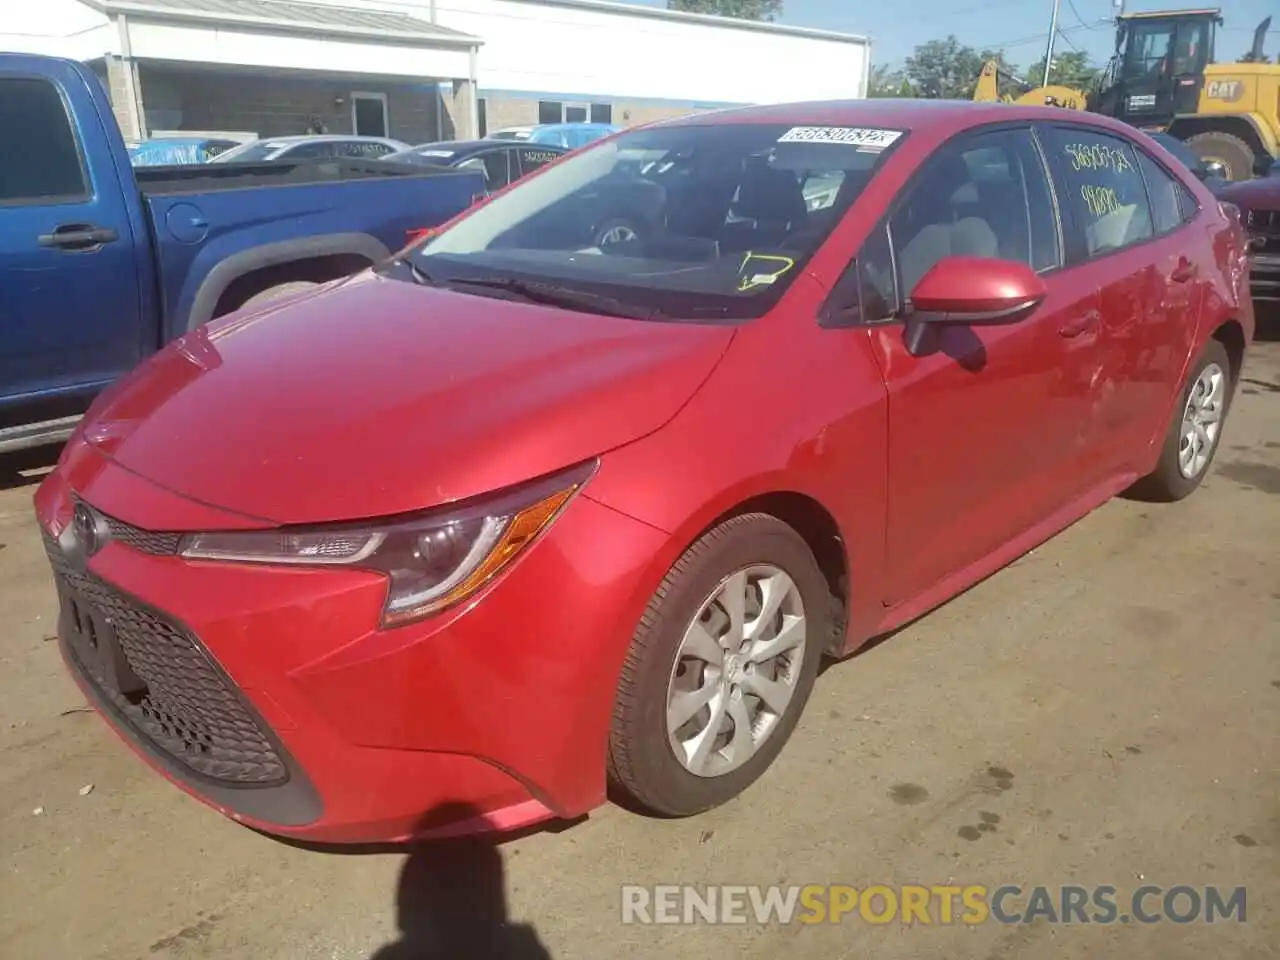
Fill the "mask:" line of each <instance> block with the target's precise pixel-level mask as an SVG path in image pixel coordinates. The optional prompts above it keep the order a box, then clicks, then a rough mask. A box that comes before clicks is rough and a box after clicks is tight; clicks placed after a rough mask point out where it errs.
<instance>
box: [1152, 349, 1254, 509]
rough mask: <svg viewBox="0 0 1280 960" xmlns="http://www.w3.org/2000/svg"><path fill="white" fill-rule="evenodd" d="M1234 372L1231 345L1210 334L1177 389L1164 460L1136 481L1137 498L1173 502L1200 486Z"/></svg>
mask: <svg viewBox="0 0 1280 960" xmlns="http://www.w3.org/2000/svg"><path fill="white" fill-rule="evenodd" d="M1234 378H1235V373H1234V371H1232V369H1231V359H1230V358H1229V357H1228V356H1227V350H1226V348H1225V347H1224V346H1223V345H1222V344H1221V343H1219V342H1218V341H1217V340H1210V341H1209V343H1208V346H1206V347H1205V349H1204V353H1202V354H1201V355H1200V359H1199V360H1197V361H1196V363H1195V364H1193V365H1192V367H1191V372H1190V374H1189V375H1188V376H1187V382H1186V383H1185V384H1183V387H1182V392H1181V393H1180V394H1179V395H1178V406H1177V408H1176V410H1175V411H1174V416H1173V422H1172V423H1171V424H1170V425H1169V432H1168V433H1167V434H1166V435H1165V438H1164V445H1163V446H1162V447H1161V449H1160V461H1159V463H1158V464H1157V465H1156V468H1155V470H1154V471H1152V472H1151V473H1149V474H1148V475H1147V476H1145V477H1143V478H1142V479H1141V480H1139V481H1138V482H1137V483H1136V484H1135V485H1134V487H1133V496H1134V498H1135V499H1139V500H1152V501H1156V502H1164V503H1171V502H1173V501H1175V500H1181V499H1182V498H1183V497H1186V496H1189V495H1190V494H1191V493H1192V492H1193V491H1194V490H1195V489H1196V488H1197V487H1198V486H1200V484H1201V482H1202V481H1203V480H1204V478H1205V475H1206V474H1207V473H1208V472H1209V466H1210V465H1211V464H1212V463H1213V455H1214V454H1215V453H1217V452H1218V446H1219V444H1220V443H1221V441H1222V428H1223V426H1224V425H1225V424H1226V419H1227V408H1228V407H1229V406H1230V405H1231V394H1232V392H1233V385H1234Z"/></svg>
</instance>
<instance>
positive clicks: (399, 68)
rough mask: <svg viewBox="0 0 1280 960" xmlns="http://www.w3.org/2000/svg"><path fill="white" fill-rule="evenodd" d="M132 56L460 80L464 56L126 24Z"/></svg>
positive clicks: (378, 45)
mask: <svg viewBox="0 0 1280 960" xmlns="http://www.w3.org/2000/svg"><path fill="white" fill-rule="evenodd" d="M129 38H130V42H131V43H132V45H133V56H134V57H135V58H137V59H139V60H174V61H179V62H196V63H218V64H224V65H227V66H245V67H283V68H292V69H298V70H324V71H328V72H332V73H362V74H380V75H386V76H396V77H423V78H429V77H466V76H467V71H468V65H467V51H466V49H465V48H463V49H461V50H452V49H450V50H423V49H421V48H420V47H411V46H399V45H396V44H391V43H366V42H362V41H360V40H357V39H350V40H336V39H335V40H326V39H323V38H321V37H313V36H301V35H292V36H290V35H281V34H277V35H274V36H273V35H271V34H267V33H255V32H251V31H248V30H242V29H215V28H213V27H205V26H194V25H192V26H175V25H170V24H159V23H144V22H141V21H139V20H138V19H137V18H136V17H134V18H130V20H129Z"/></svg>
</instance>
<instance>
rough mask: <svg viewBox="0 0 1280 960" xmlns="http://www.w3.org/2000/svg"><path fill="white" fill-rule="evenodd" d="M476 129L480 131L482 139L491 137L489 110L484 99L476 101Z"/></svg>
mask: <svg viewBox="0 0 1280 960" xmlns="http://www.w3.org/2000/svg"><path fill="white" fill-rule="evenodd" d="M476 111H477V114H478V115H477V116H476V129H477V130H479V131H480V139H482V140H483V139H484V138H485V137H486V136H488V135H489V108H488V104H487V103H486V102H485V99H484V97H481V98H480V99H479V100H477V101H476Z"/></svg>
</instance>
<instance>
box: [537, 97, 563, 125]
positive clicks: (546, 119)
mask: <svg viewBox="0 0 1280 960" xmlns="http://www.w3.org/2000/svg"><path fill="white" fill-rule="evenodd" d="M563 111H564V104H563V103H561V102H560V101H559V100H539V101H538V122H539V123H560V121H561V120H562V119H563V117H564V112H563Z"/></svg>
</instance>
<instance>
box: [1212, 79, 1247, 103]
mask: <svg viewBox="0 0 1280 960" xmlns="http://www.w3.org/2000/svg"><path fill="white" fill-rule="evenodd" d="M1205 93H1206V94H1207V95H1208V97H1209V99H1210V100H1225V101H1226V102H1227V103H1234V102H1235V101H1237V100H1239V99H1240V98H1241V97H1242V96H1243V95H1244V84H1243V83H1241V82H1240V81H1239V80H1210V81H1209V84H1208V86H1207V87H1206V88H1205Z"/></svg>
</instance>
